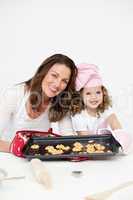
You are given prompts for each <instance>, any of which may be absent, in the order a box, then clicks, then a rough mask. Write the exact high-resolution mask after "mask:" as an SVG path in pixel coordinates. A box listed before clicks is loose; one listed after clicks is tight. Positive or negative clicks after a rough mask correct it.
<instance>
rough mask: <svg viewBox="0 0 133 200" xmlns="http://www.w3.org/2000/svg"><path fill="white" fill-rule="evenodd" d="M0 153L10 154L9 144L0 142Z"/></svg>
mask: <svg viewBox="0 0 133 200" xmlns="http://www.w3.org/2000/svg"><path fill="white" fill-rule="evenodd" d="M0 151H1V152H10V142H7V141H4V140H0Z"/></svg>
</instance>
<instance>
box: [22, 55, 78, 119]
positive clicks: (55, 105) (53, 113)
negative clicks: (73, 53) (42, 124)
mask: <svg viewBox="0 0 133 200" xmlns="http://www.w3.org/2000/svg"><path fill="white" fill-rule="evenodd" d="M57 63H58V64H64V65H66V66H67V67H68V68H69V69H70V71H71V77H70V80H69V82H68V85H67V87H66V88H65V90H64V91H63V92H61V93H60V94H59V95H58V96H55V97H53V98H52V99H51V106H50V109H49V120H50V121H51V122H55V121H59V120H61V119H62V118H63V117H64V116H65V115H66V114H67V113H68V111H69V110H70V107H71V100H72V93H73V92H74V91H75V79H76V76H77V68H76V65H75V63H74V62H73V60H72V59H70V58H69V57H67V56H65V55H63V54H54V55H52V56H50V57H48V58H47V59H46V60H44V61H43V63H42V64H41V65H40V66H39V68H38V70H37V71H36V73H35V75H34V76H33V77H32V78H31V79H29V80H27V81H26V82H25V84H26V86H27V88H28V90H29V91H30V96H29V102H30V104H31V107H32V110H34V111H39V109H40V107H41V105H42V103H43V100H44V97H43V92H42V85H41V84H42V80H43V79H44V77H45V76H46V74H47V73H48V71H49V70H50V68H51V67H52V66H53V65H54V64H57Z"/></svg>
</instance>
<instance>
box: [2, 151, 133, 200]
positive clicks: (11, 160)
mask: <svg viewBox="0 0 133 200" xmlns="http://www.w3.org/2000/svg"><path fill="white" fill-rule="evenodd" d="M44 164H45V166H46V168H47V169H48V170H49V173H50V175H51V177H52V182H53V189H52V190H51V191H48V190H46V189H45V188H44V187H43V186H42V185H40V184H38V183H37V182H36V181H35V179H34V177H33V175H32V172H31V165H30V162H29V161H27V160H26V159H23V158H18V157H15V156H13V155H11V154H8V153H0V168H4V169H5V170H6V171H7V172H8V175H9V176H23V175H24V176H26V178H25V179H22V180H12V181H11V180H10V181H5V182H3V183H2V184H0V200H18V199H19V200H27V199H28V198H29V197H30V199H32V200H38V199H39V198H40V199H41V200H42V199H46V200H54V199H55V200H56V199H58V200H64V199H70V200H71V199H72V198H73V199H76V200H81V199H84V197H85V196H86V195H88V194H92V193H95V192H100V191H104V190H106V189H111V188H112V187H114V186H116V185H118V184H120V183H122V182H126V181H129V180H133V153H130V154H129V155H128V156H116V157H115V158H113V159H110V160H97V161H96V160H89V161H83V162H69V161H44ZM73 170H82V172H83V174H82V176H81V177H74V176H72V171H73ZM130 187H131V186H130ZM124 198H125V197H124ZM109 199H110V200H112V198H109ZM114 199H115V197H114ZM114 199H113V200H114ZM116 199H117V198H116ZM116 199H115V200H116ZM126 199H128V198H126ZM132 199H133V198H132ZM117 200H118V199H117ZM121 200H125V199H121ZM128 200H130V199H128Z"/></svg>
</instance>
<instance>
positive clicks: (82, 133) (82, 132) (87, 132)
mask: <svg viewBox="0 0 133 200" xmlns="http://www.w3.org/2000/svg"><path fill="white" fill-rule="evenodd" d="M76 132H77V134H78V135H81V136H82V135H94V133H93V132H92V131H76Z"/></svg>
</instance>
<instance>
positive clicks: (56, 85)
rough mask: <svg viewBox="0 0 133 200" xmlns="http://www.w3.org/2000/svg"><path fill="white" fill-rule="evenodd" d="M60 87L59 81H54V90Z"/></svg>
mask: <svg viewBox="0 0 133 200" xmlns="http://www.w3.org/2000/svg"><path fill="white" fill-rule="evenodd" d="M60 86H61V81H60V80H56V82H55V87H56V88H60Z"/></svg>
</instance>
